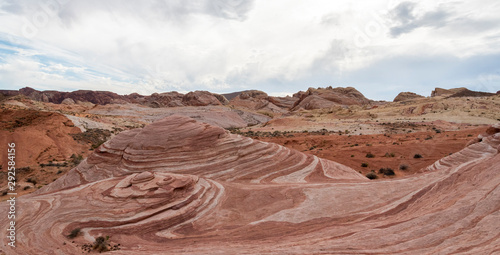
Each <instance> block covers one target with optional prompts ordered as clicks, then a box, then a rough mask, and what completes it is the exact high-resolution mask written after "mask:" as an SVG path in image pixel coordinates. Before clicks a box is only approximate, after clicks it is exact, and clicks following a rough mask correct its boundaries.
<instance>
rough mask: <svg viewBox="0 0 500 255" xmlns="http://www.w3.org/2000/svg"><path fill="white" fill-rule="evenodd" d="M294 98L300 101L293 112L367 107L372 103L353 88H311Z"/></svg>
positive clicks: (293, 108) (295, 95)
mask: <svg viewBox="0 0 500 255" xmlns="http://www.w3.org/2000/svg"><path fill="white" fill-rule="evenodd" d="M293 97H296V98H299V100H297V101H296V102H295V104H294V105H293V107H292V110H299V109H305V110H313V109H321V108H330V107H332V106H337V105H366V104H369V103H370V100H368V99H367V98H366V97H365V96H364V95H363V94H361V92H359V91H358V90H356V89H355V88H352V87H347V88H342V87H338V88H332V87H328V88H317V89H315V88H309V89H308V90H307V91H305V92H303V91H300V92H298V93H295V94H294V95H293Z"/></svg>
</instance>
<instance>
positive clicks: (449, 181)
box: [0, 116, 500, 254]
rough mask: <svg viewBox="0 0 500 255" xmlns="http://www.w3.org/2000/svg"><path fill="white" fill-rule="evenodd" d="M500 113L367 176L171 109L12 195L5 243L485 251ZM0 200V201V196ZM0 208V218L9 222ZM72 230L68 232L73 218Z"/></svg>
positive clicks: (492, 245) (75, 249)
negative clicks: (460, 146) (393, 170)
mask: <svg viewBox="0 0 500 255" xmlns="http://www.w3.org/2000/svg"><path fill="white" fill-rule="evenodd" d="M498 131H500V124H498V125H496V126H493V127H492V128H491V129H489V130H488V131H487V132H486V133H485V134H484V135H481V136H480V141H479V140H478V141H476V143H473V144H471V145H470V146H468V147H467V148H465V149H464V150H462V151H460V152H459V153H455V154H453V155H451V156H449V157H446V158H443V159H441V160H439V161H437V162H436V163H434V164H433V165H431V166H429V167H428V168H427V170H428V171H426V172H425V173H423V174H418V175H414V176H410V177H405V178H402V179H388V180H381V181H370V180H367V179H365V178H364V177H363V176H360V175H359V174H357V173H356V172H355V171H353V170H352V169H350V168H347V167H345V166H342V165H340V164H337V163H335V162H331V161H327V160H322V159H320V158H317V157H313V156H307V155H304V154H302V153H300V152H297V151H294V150H289V149H286V148H283V147H280V146H278V145H273V144H268V143H262V142H259V141H254V140H251V139H247V138H243V137H240V136H237V135H231V134H228V133H226V132H225V131H224V130H223V129H221V128H217V127H213V126H210V125H207V124H202V123H198V122H196V121H193V120H192V119H189V118H186V117H178V116H172V117H169V118H166V119H164V120H162V121H160V122H156V123H154V124H152V125H150V126H147V127H145V128H144V129H136V130H132V131H129V132H124V133H122V134H120V135H118V136H116V137H115V138H114V139H113V140H111V141H109V142H107V143H106V144H104V145H103V146H101V147H100V148H99V149H98V150H96V151H95V152H94V153H93V154H92V155H91V156H90V157H89V158H88V159H87V160H85V161H84V162H82V164H80V165H79V166H78V167H76V168H75V169H73V170H72V171H71V172H70V173H68V174H67V175H66V176H65V177H64V178H60V179H59V180H58V181H57V182H54V183H52V184H51V185H48V186H47V187H46V188H44V189H42V190H40V191H39V192H37V194H34V193H33V194H30V195H26V196H23V197H20V199H19V201H18V208H19V211H18V214H17V216H18V217H17V222H18V229H17V231H18V232H17V235H18V236H17V237H18V246H17V247H16V249H15V250H14V249H11V248H9V247H8V246H6V240H7V239H6V238H2V240H1V242H2V246H1V247H0V249H1V250H2V251H4V252H6V253H8V254H77V253H80V252H81V249H80V247H81V245H82V244H84V243H88V242H92V241H93V240H94V238H95V237H97V236H106V235H109V236H111V240H113V242H116V243H120V244H121V250H119V251H113V253H114V254H175V253H187V254H209V253H215V254H241V253H242V254H395V253H397V254H495V253H498V252H500V233H499V231H498V229H499V227H500V169H499V167H498V166H499V165H500V155H499V151H500V133H498ZM6 207H7V205H6V204H5V203H2V204H1V205H0V209H2V210H4V209H6ZM7 224H8V223H7V222H4V221H2V222H1V224H0V227H2V228H7ZM75 228H80V229H81V232H82V234H81V235H79V236H77V237H76V238H75V239H74V241H75V242H74V243H72V242H69V241H68V240H67V238H66V235H68V234H69V233H70V232H71V230H73V229H75Z"/></svg>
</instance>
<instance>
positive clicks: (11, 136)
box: [0, 109, 88, 183]
mask: <svg viewBox="0 0 500 255" xmlns="http://www.w3.org/2000/svg"><path fill="white" fill-rule="evenodd" d="M78 133H81V131H80V129H79V128H78V127H75V126H74V124H73V123H72V122H71V120H69V119H68V118H66V117H65V116H64V115H62V114H59V113H52V112H41V111H34V110H24V109H23V110H1V111H0V142H1V143H2V144H4V145H5V144H7V143H11V142H15V143H16V148H20V149H19V150H22V152H20V153H17V155H16V164H17V167H19V168H21V167H27V166H33V165H38V164H40V163H48V162H49V161H52V160H57V161H59V160H61V161H64V160H66V159H68V158H69V157H70V156H71V155H72V154H83V153H82V151H86V150H88V149H87V146H86V145H83V144H80V143H78V142H77V141H75V140H74V139H73V137H72V136H71V135H72V134H78ZM3 148H5V147H3ZM0 165H3V166H7V157H2V158H0ZM5 180H6V179H3V180H1V181H0V183H4V181H5Z"/></svg>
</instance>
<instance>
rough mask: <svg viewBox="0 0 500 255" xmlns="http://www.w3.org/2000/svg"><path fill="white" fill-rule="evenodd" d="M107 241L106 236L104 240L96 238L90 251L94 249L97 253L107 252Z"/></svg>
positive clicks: (107, 237)
mask: <svg viewBox="0 0 500 255" xmlns="http://www.w3.org/2000/svg"><path fill="white" fill-rule="evenodd" d="M108 240H109V236H106V238H104V237H102V236H99V237H98V238H96V239H95V241H94V245H93V246H92V249H94V250H96V251H98V252H103V251H108V250H109V248H108V246H109V244H108Z"/></svg>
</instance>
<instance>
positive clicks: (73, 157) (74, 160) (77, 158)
mask: <svg viewBox="0 0 500 255" xmlns="http://www.w3.org/2000/svg"><path fill="white" fill-rule="evenodd" d="M70 158H71V163H73V165H75V166H76V165H78V164H80V162H82V160H83V156H82V155H80V154H78V156H77V155H75V154H72V155H71V157H70Z"/></svg>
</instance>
